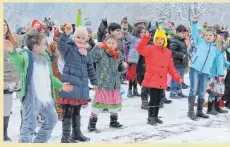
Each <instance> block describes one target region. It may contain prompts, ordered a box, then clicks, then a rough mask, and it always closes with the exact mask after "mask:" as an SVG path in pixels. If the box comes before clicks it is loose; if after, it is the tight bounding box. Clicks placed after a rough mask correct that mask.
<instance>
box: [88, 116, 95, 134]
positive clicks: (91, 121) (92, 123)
mask: <svg viewBox="0 0 230 147" xmlns="http://www.w3.org/2000/svg"><path fill="white" fill-rule="evenodd" d="M96 124H97V117H93V118H90V119H89V125H88V131H89V132H94V131H97V128H96Z"/></svg>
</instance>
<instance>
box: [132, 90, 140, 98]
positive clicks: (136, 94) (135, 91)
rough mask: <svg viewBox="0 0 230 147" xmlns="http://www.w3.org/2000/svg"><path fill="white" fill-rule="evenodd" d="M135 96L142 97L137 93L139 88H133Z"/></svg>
mask: <svg viewBox="0 0 230 147" xmlns="http://www.w3.org/2000/svg"><path fill="white" fill-rule="evenodd" d="M133 96H138V97H140V96H141V95H140V94H139V93H138V92H137V88H133Z"/></svg>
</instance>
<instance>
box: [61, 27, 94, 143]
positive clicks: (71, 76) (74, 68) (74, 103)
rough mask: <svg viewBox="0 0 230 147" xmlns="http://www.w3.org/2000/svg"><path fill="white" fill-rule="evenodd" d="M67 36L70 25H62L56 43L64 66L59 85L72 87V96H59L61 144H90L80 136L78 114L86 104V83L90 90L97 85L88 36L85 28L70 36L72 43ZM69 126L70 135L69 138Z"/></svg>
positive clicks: (65, 94)
mask: <svg viewBox="0 0 230 147" xmlns="http://www.w3.org/2000/svg"><path fill="white" fill-rule="evenodd" d="M71 32H72V26H71V24H68V23H66V24H65V30H64V33H63V34H62V35H61V36H60V38H59V40H58V50H59V51H60V54H61V56H62V57H63V58H64V62H65V65H64V69H63V74H62V81H64V82H69V83H71V84H72V85H73V91H72V92H70V93H67V92H64V91H61V92H60V96H61V97H62V98H63V100H62V102H61V104H62V106H63V114H62V118H63V119H62V139H61V142H62V143H70V142H76V141H83V142H86V141H89V140H90V139H89V138H87V137H85V136H84V135H83V134H82V132H81V129H80V127H81V124H80V123H81V116H80V110H81V106H82V105H84V104H87V100H88V99H89V86H88V79H89V78H90V82H91V84H92V85H94V88H95V87H96V85H97V84H98V80H97V77H96V74H95V71H94V68H93V62H92V59H91V55H90V54H89V53H88V52H87V48H88V44H86V41H87V37H88V32H87V30H86V28H85V27H77V28H76V29H75V32H74V34H73V40H72V39H70V38H69V35H70V34H71ZM71 126H72V135H71V136H70V132H71Z"/></svg>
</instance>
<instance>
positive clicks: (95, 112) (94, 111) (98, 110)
mask: <svg viewBox="0 0 230 147" xmlns="http://www.w3.org/2000/svg"><path fill="white" fill-rule="evenodd" d="M102 111H103V108H95V107H92V112H91V118H97V117H98V115H99V114H100V113H101V112H102Z"/></svg>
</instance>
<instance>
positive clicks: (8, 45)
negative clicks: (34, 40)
mask: <svg viewBox="0 0 230 147" xmlns="http://www.w3.org/2000/svg"><path fill="white" fill-rule="evenodd" d="M3 47H4V49H5V50H6V51H8V52H10V53H12V52H13V50H14V46H13V44H12V43H11V42H10V41H9V40H6V39H4V40H3Z"/></svg>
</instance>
